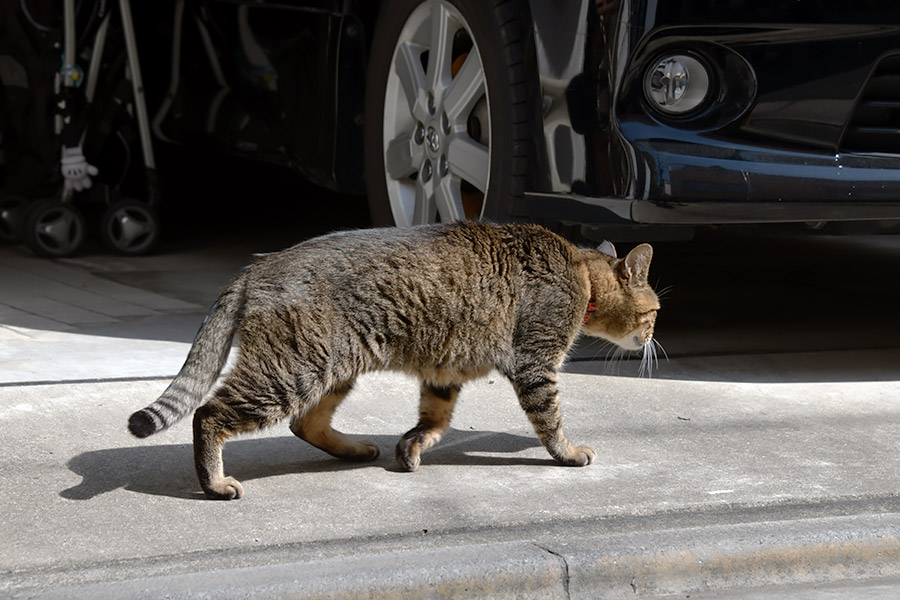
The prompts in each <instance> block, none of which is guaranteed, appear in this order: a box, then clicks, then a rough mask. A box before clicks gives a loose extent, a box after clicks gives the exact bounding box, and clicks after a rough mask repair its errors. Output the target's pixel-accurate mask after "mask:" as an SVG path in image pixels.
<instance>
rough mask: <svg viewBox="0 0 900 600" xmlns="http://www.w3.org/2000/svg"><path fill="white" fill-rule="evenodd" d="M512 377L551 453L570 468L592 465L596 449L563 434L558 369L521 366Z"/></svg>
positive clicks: (541, 438)
mask: <svg viewBox="0 0 900 600" xmlns="http://www.w3.org/2000/svg"><path fill="white" fill-rule="evenodd" d="M510 379H511V380H512V383H513V387H514V388H515V390H516V395H518V397H519V404H520V405H521V406H522V408H523V409H524V410H525V414H526V415H528V420H529V421H531V424H532V426H533V427H534V431H535V433H537V435H538V438H539V439H540V440H541V443H542V444H543V445H544V447H545V448H546V449H547V451H548V452H549V453H550V456H552V457H553V458H555V459H556V460H557V461H558V462H559V463H560V464H563V465H566V466H570V467H583V466H586V465H589V464H591V462H592V461H593V460H594V451H593V450H591V449H590V448H588V447H587V446H573V445H572V444H570V443H569V440H567V439H566V436H565V435H564V434H563V430H562V413H561V411H560V408H559V388H558V374H557V370H556V369H554V368H552V367H549V366H545V367H538V366H529V367H521V368H519V369H518V370H517V371H516V373H515V374H514V375H513V376H512V377H511V378H510Z"/></svg>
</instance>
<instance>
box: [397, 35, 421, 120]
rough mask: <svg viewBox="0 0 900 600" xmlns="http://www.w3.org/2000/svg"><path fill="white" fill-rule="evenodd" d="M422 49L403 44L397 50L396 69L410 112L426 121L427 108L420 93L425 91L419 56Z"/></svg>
mask: <svg viewBox="0 0 900 600" xmlns="http://www.w3.org/2000/svg"><path fill="white" fill-rule="evenodd" d="M421 52H422V49H421V47H420V46H418V45H414V44H412V43H410V42H407V43H404V44H401V45H400V46H399V47H398V48H397V56H396V60H395V61H394V69H395V70H396V71H397V77H398V78H399V79H400V87H401V88H403V95H404V96H406V103H407V105H408V106H409V112H410V113H411V114H412V115H413V116H414V117H415V118H416V119H418V120H420V121H421V120H424V118H425V117H426V115H427V112H426V110H427V109H426V108H425V107H424V106H423V104H422V98H421V97H420V93H421V92H422V91H423V90H424V89H425V73H424V71H423V70H422V63H421V61H420V60H419V56H420V54H421Z"/></svg>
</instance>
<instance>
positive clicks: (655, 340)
mask: <svg viewBox="0 0 900 600" xmlns="http://www.w3.org/2000/svg"><path fill="white" fill-rule="evenodd" d="M651 340H652V341H653V343H654V344H656V346H657V347H658V348H659V349H660V350H662V353H663V356H664V357H665V358H666V362H669V353H668V352H666V349H665V348H663V345H662V344H660V343H659V340H657V339H656V338H651ZM657 364H658V363H657Z"/></svg>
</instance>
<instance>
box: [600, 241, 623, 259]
mask: <svg viewBox="0 0 900 600" xmlns="http://www.w3.org/2000/svg"><path fill="white" fill-rule="evenodd" d="M597 252H599V253H600V254H605V255H607V256H612V257H613V258H618V256H617V255H616V247H615V246H613V244H612V242H610V241H609V240H603V243H602V244H600V245H599V246H597Z"/></svg>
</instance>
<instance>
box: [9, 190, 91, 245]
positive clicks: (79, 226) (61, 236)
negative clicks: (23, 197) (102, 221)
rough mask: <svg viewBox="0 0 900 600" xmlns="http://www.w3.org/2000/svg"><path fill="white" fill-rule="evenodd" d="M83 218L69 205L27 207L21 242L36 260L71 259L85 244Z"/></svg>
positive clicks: (49, 203)
mask: <svg viewBox="0 0 900 600" xmlns="http://www.w3.org/2000/svg"><path fill="white" fill-rule="evenodd" d="M84 231H85V222H84V216H83V215H82V214H81V211H79V210H78V209H77V208H75V207H74V206H72V205H71V204H67V203H64V202H60V201H58V200H42V201H40V202H36V203H34V204H33V205H32V206H29V207H28V210H27V211H26V214H25V219H24V228H23V233H22V241H24V242H25V244H26V245H27V246H28V247H29V248H31V251H32V252H34V253H35V254H37V255H38V256H50V257H53V258H59V257H63V256H71V255H72V254H74V253H75V252H76V251H77V250H78V249H79V248H80V247H81V244H82V242H84Z"/></svg>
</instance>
